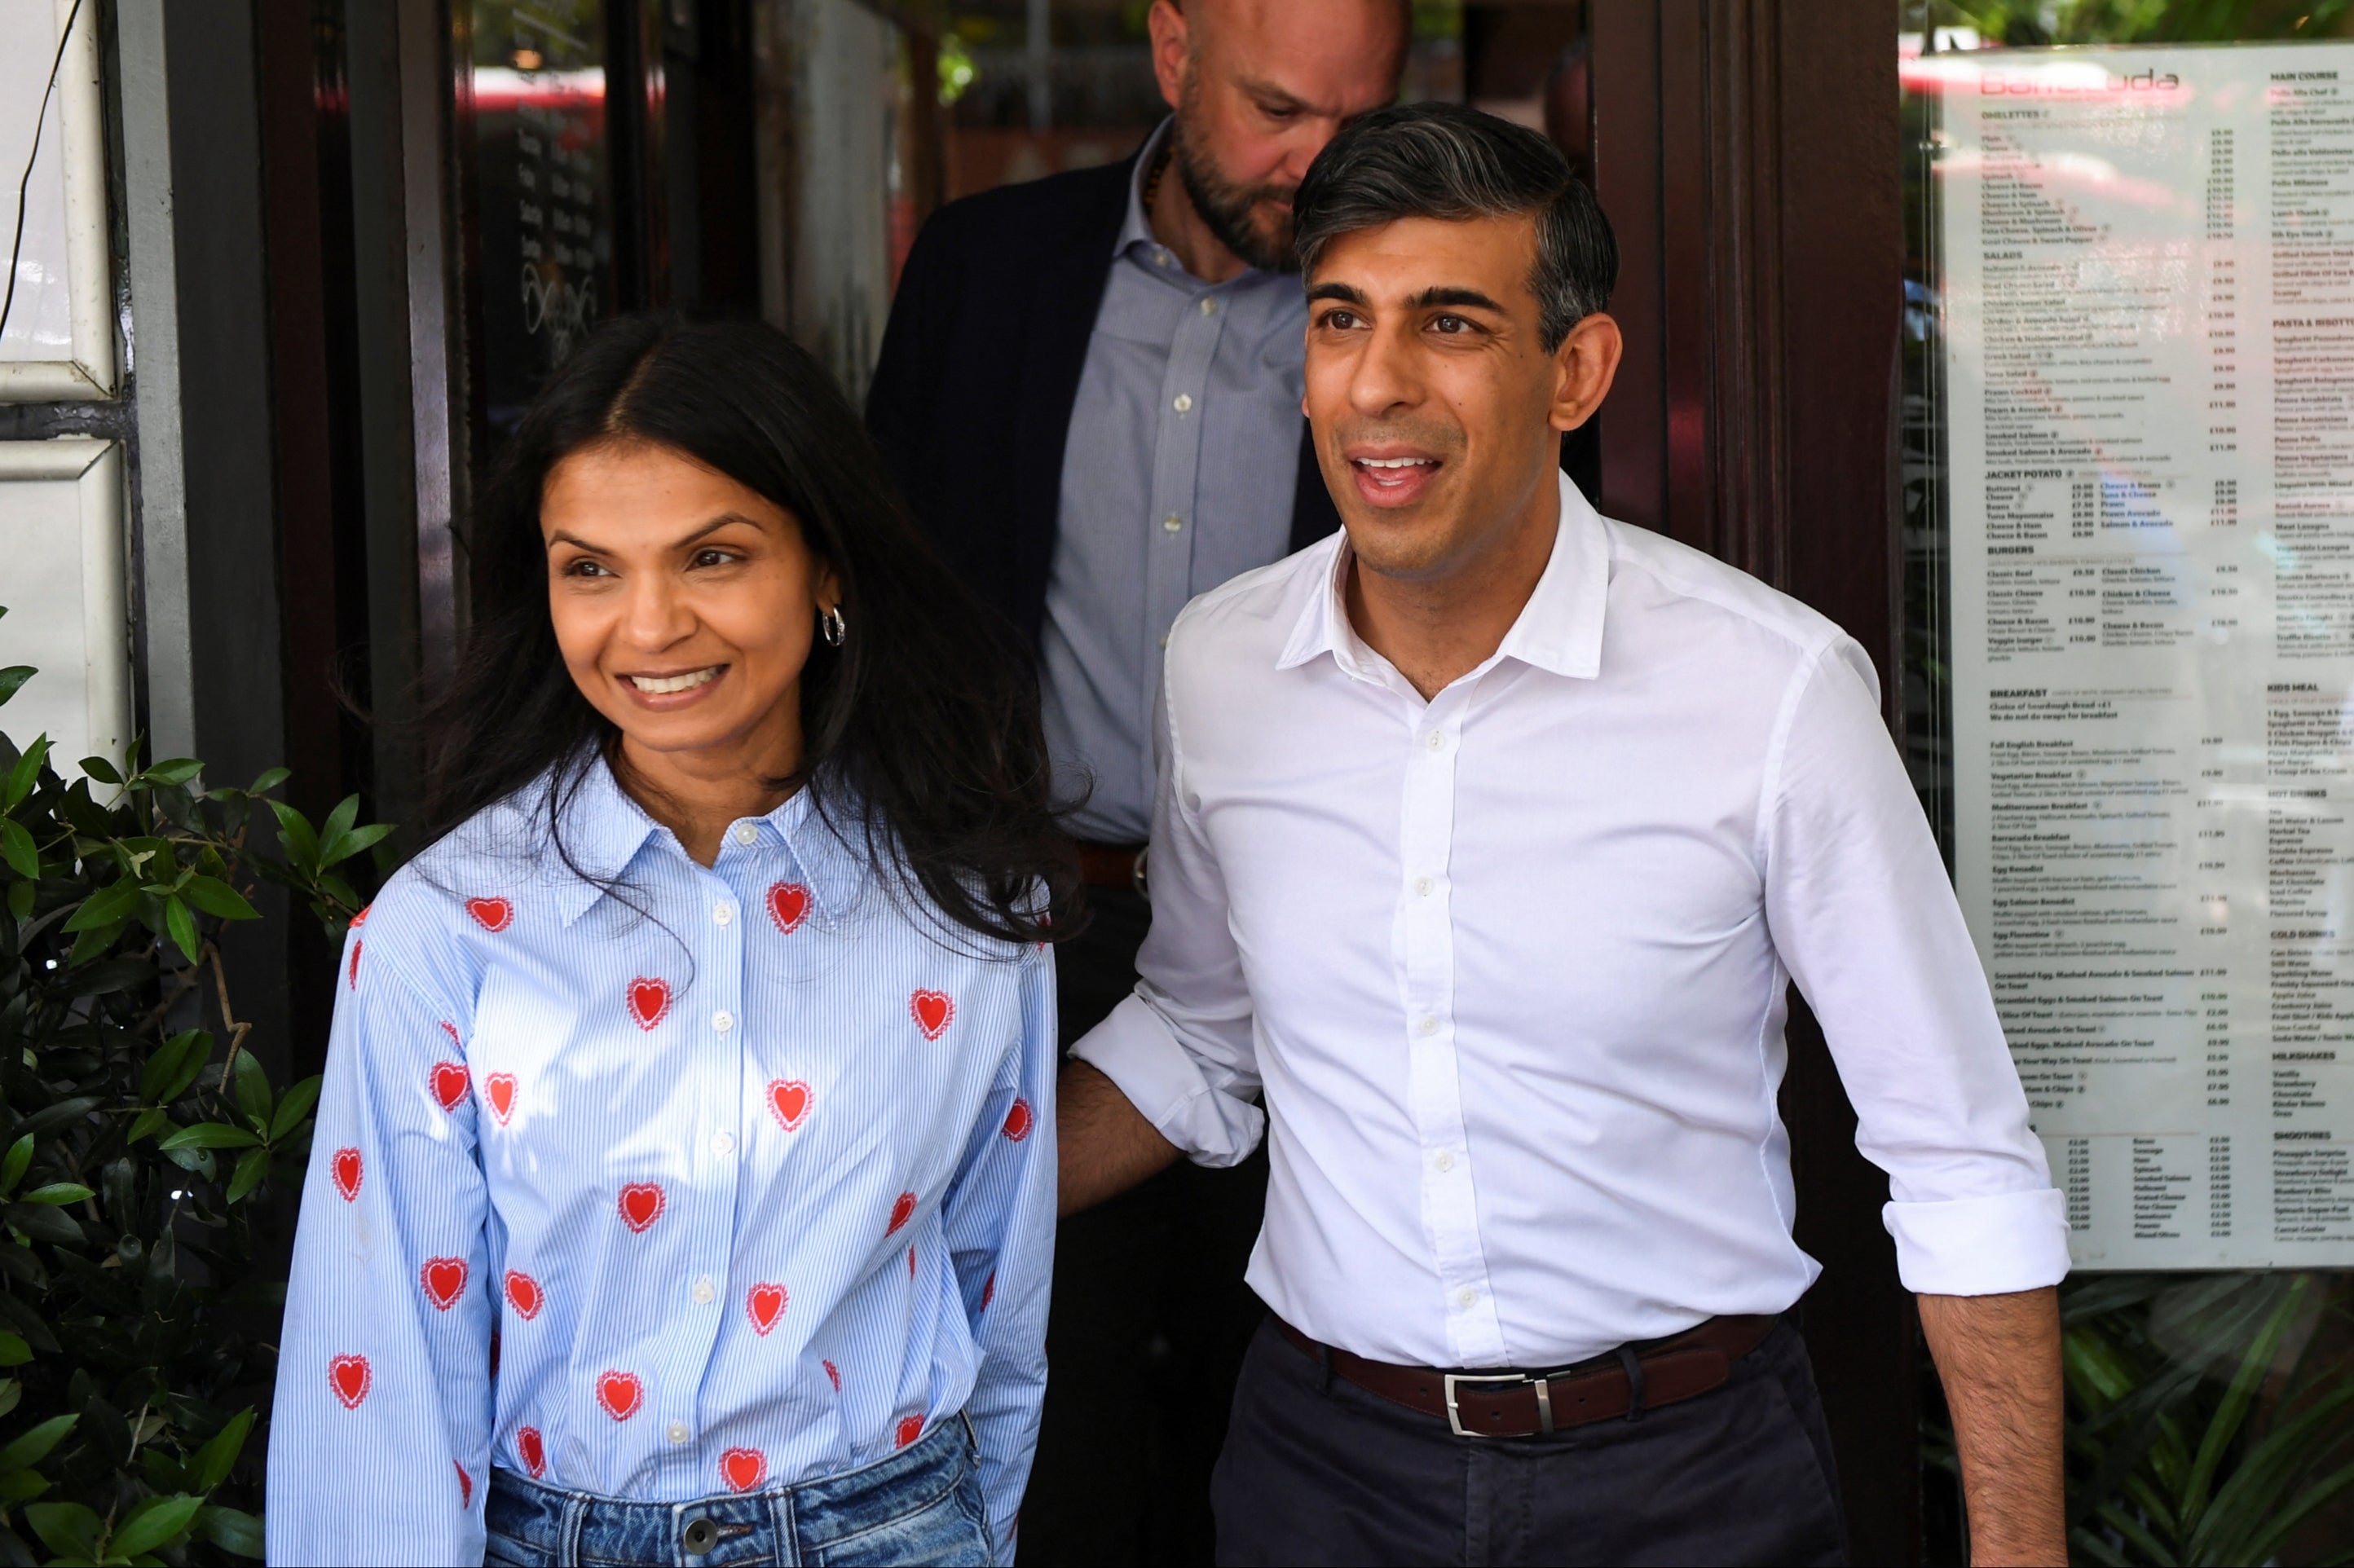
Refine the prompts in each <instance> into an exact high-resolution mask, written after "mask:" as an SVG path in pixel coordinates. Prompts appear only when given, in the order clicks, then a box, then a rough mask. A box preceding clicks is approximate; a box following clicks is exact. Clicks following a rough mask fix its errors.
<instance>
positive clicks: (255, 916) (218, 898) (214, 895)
mask: <svg viewBox="0 0 2354 1568" xmlns="http://www.w3.org/2000/svg"><path fill="white" fill-rule="evenodd" d="M180 894H181V896H183V897H185V898H186V899H187V901H188V902H189V903H191V904H193V905H195V906H196V907H197V908H199V909H201V910H203V911H204V912H205V913H206V914H207V915H210V916H215V917H217V918H218V919H222V920H259V919H260V918H261V912H260V910H258V909H256V908H254V906H252V905H250V904H248V903H247V902H246V901H245V898H244V895H241V894H239V892H238V890H237V889H236V888H234V887H231V886H230V885H228V883H226V882H223V881H221V880H220V878H218V877H217V876H206V875H203V874H196V875H194V876H191V877H189V878H188V881H187V885H186V886H185V887H183V888H181V889H180Z"/></svg>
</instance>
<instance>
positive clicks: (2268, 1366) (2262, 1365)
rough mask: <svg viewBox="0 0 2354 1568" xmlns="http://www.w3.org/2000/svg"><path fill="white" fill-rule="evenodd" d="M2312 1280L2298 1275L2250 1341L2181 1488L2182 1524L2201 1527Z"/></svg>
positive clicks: (2303, 1302)
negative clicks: (2226, 1459)
mask: <svg viewBox="0 0 2354 1568" xmlns="http://www.w3.org/2000/svg"><path fill="white" fill-rule="evenodd" d="M2311 1283H2312V1282H2311V1280H2310V1279H2309V1278H2308V1277H2305V1276H2299V1277H2298V1278H2297V1281H2296V1284H2295V1285H2294V1286H2292V1287H2290V1288H2289V1293H2288V1295H2287V1297H2286V1298H2285V1299H2283V1301H2282V1302H2281V1304H2280V1305H2279V1306H2278V1307H2277V1308H2274V1310H2273V1315H2272V1317H2271V1319H2269V1320H2267V1321H2266V1322H2265V1324H2264V1330H2263V1331H2262V1332H2260V1333H2258V1334H2257V1335H2256V1338H2255V1340H2254V1342H2253V1343H2252V1344H2250V1345H2249V1346H2248V1349H2247V1353H2246V1354H2244V1355H2243V1356H2242V1357H2241V1358H2240V1367H2239V1371H2238V1372H2235V1373H2234V1374H2233V1375H2232V1386H2231V1387H2230V1389H2229V1390H2227V1391H2226V1392H2225V1393H2224V1395H2223V1399H2222V1403H2221V1404H2218V1405H2217V1406H2216V1407H2215V1417H2214V1419H2213V1420H2212V1421H2211V1422H2210V1423H2209V1424H2208V1426H2207V1433H2206V1436H2204V1437H2203V1438H2202V1439H2201V1440H2200V1444H2199V1456H2198V1457H2197V1458H2196V1459H2194V1460H2193V1461H2192V1462H2191V1467H2190V1478H2189V1479H2188V1480H2187V1481H2186V1482H2185V1483H2184V1485H2183V1489H2182V1502H2181V1510H2182V1525H2183V1528H2184V1529H2185V1530H2189V1531H2195V1530H2197V1529H2198V1527H2199V1516H2200V1514H2203V1513H2205V1512H2206V1511H2207V1499H2208V1495H2209V1489H2210V1487H2211V1486H2212V1485H2213V1483H2214V1479H2215V1467H2216V1466H2218V1465H2220V1464H2221V1463H2222V1462H2223V1456H2224V1454H2225V1453H2226V1452H2227V1451H2228V1450H2229V1449H2230V1448H2231V1446H2232V1438H2234V1437H2236V1436H2239V1432H2240V1424H2241V1423H2242V1422H2243V1421H2244V1420H2246V1419H2247V1414H2248V1406H2249V1405H2250V1404H2253V1402H2254V1400H2255V1397H2256V1390H2257V1387H2258V1385H2260V1384H2261V1383H2263V1382H2264V1374H2265V1373H2266V1372H2270V1371H2271V1370H2272V1364H2273V1357H2274V1353H2275V1352H2277V1351H2279V1349H2280V1342H2281V1336H2282V1335H2283V1334H2285V1333H2287V1332H2288V1326H2289V1323H2290V1321H2291V1320H2292V1319H2295V1318H2296V1312H2297V1308H2299V1307H2301V1306H2303V1305H2304V1304H2305V1296H2306V1290H2307V1289H2308V1288H2310V1287H2311Z"/></svg>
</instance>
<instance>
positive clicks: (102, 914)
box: [66, 876, 146, 931]
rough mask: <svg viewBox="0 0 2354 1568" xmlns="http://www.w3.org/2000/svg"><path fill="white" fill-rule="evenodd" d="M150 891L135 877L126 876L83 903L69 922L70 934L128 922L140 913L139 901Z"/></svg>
mask: <svg viewBox="0 0 2354 1568" xmlns="http://www.w3.org/2000/svg"><path fill="white" fill-rule="evenodd" d="M145 892H146V890H145V889H144V888H143V887H141V886H140V885H139V884H138V881H137V880H136V879H135V878H133V877H128V876H126V877H122V878H120V879H119V880H117V881H115V882H112V883H110V884H109V885H107V886H105V887H103V888H101V889H100V890H99V891H98V892H96V893H94V894H92V895H90V897H89V898H87V899H85V900H83V902H82V906H81V907H80V908H79V909H77V910H75V911H74V913H73V918H72V919H70V920H69V921H67V922H66V929H67V930H69V931H92V930H96V929H98V928H100V927H104V926H110V925H113V924H115V923H117V922H119V921H123V920H128V919H130V918H131V917H132V916H133V915H136V914H138V913H139V902H140V899H141V898H142V897H143V895H144V894H145Z"/></svg>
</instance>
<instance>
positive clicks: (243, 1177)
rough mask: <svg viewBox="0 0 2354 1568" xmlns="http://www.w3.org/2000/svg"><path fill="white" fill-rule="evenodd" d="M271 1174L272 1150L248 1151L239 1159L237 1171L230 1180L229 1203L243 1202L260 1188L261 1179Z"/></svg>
mask: <svg viewBox="0 0 2354 1568" xmlns="http://www.w3.org/2000/svg"><path fill="white" fill-rule="evenodd" d="M269 1174H270V1150H267V1149H249V1150H246V1151H245V1152H244V1153H243V1154H240V1155H239V1156H238V1157H237V1170H236V1171H234V1172H233V1173H232V1174H231V1175H230V1176H229V1179H228V1197H227V1202H231V1203H235V1202H242V1201H243V1200H244V1198H245V1195H246V1194H247V1193H249V1192H252V1191H253V1190H254V1189H255V1188H256V1187H259V1186H260V1185H261V1179H262V1178H263V1177H264V1176H267V1175H269Z"/></svg>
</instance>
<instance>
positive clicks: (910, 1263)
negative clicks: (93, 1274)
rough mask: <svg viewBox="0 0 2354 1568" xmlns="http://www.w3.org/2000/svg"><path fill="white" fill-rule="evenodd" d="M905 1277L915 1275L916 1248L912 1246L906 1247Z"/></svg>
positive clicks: (911, 1277) (913, 1276)
mask: <svg viewBox="0 0 2354 1568" xmlns="http://www.w3.org/2000/svg"><path fill="white" fill-rule="evenodd" d="M907 1277H908V1278H910V1279H913V1278H915V1277H916V1249H915V1248H914V1247H909V1248H908V1249H907Z"/></svg>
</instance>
